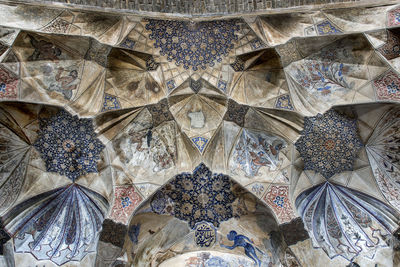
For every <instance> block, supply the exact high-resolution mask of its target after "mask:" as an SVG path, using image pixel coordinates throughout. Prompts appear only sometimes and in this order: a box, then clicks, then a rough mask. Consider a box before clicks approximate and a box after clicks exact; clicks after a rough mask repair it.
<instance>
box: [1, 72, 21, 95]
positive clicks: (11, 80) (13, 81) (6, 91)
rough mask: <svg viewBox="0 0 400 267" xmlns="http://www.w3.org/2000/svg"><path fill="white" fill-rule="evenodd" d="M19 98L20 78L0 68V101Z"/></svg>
mask: <svg viewBox="0 0 400 267" xmlns="http://www.w3.org/2000/svg"><path fill="white" fill-rule="evenodd" d="M17 96H18V78H17V77H15V76H14V75H13V74H12V73H10V72H9V71H7V70H6V69H4V68H2V67H0V99H16V98H17Z"/></svg>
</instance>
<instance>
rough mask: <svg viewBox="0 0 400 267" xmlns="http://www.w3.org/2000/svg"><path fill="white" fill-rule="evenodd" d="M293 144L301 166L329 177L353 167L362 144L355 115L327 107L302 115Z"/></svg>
mask: <svg viewBox="0 0 400 267" xmlns="http://www.w3.org/2000/svg"><path fill="white" fill-rule="evenodd" d="M295 145H296V148H297V150H298V151H299V152H300V155H301V157H302V158H303V160H304V170H313V171H316V172H319V173H321V174H322V175H323V176H324V177H325V178H327V179H328V178H330V177H331V176H333V175H334V174H336V173H341V172H343V171H350V170H353V162H354V159H355V157H356V156H357V153H358V151H359V150H360V148H361V147H362V146H363V143H362V141H361V140H360V138H359V135H358V129H357V123H356V120H355V119H350V118H348V117H346V116H344V115H341V114H339V113H337V112H336V111H335V110H333V109H331V110H329V111H328V112H326V113H324V114H323V115H321V114H318V115H317V116H315V117H306V118H305V119H304V130H303V132H302V136H301V137H300V138H299V139H298V140H297V142H296V144H295Z"/></svg>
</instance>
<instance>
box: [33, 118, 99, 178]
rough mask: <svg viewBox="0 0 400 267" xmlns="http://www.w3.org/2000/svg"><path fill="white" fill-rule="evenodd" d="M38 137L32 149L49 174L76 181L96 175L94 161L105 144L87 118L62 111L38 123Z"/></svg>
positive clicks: (95, 161)
mask: <svg viewBox="0 0 400 267" xmlns="http://www.w3.org/2000/svg"><path fill="white" fill-rule="evenodd" d="M39 125H40V131H39V137H38V139H37V140H36V142H35V144H34V146H35V148H36V149H37V150H38V151H39V152H40V154H41V157H42V159H43V160H44V161H45V163H46V169H47V171H49V172H57V173H59V174H61V175H65V176H67V177H68V178H69V179H71V180H72V181H75V180H76V179H78V178H79V177H80V176H82V175H85V174H87V173H91V172H97V161H98V160H99V159H100V156H99V154H100V152H101V151H102V150H103V148H104V145H103V144H102V143H101V141H100V140H99V139H97V138H96V134H95V133H94V130H93V125H92V121H91V120H90V119H79V118H78V117H77V116H72V115H71V114H69V113H68V112H66V111H64V110H61V111H59V112H58V113H57V114H56V115H54V116H52V117H51V118H49V119H41V120H40V123H39Z"/></svg>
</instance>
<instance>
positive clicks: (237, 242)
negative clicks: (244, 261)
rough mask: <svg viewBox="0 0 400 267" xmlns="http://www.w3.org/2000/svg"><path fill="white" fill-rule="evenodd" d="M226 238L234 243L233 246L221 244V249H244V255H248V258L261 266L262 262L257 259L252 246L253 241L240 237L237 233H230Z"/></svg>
mask: <svg viewBox="0 0 400 267" xmlns="http://www.w3.org/2000/svg"><path fill="white" fill-rule="evenodd" d="M226 237H227V238H228V240H230V241H233V245H232V246H226V245H224V244H220V245H221V247H224V248H227V249H231V250H232V249H234V248H236V247H243V248H244V253H245V254H246V255H247V257H249V258H251V259H252V260H253V261H254V262H255V264H256V265H258V266H261V261H260V259H259V258H258V257H257V253H256V249H255V248H254V246H253V245H252V244H253V241H251V240H250V239H249V238H248V237H247V236H244V235H238V234H237V232H236V231H230V232H229V234H227V236H226ZM257 250H259V249H257Z"/></svg>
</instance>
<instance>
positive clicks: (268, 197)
mask: <svg viewBox="0 0 400 267" xmlns="http://www.w3.org/2000/svg"><path fill="white" fill-rule="evenodd" d="M264 201H265V202H266V203H267V204H268V206H270V207H271V208H272V210H273V211H274V212H275V215H276V217H277V218H278V221H279V223H280V224H281V223H286V222H290V221H291V220H292V219H294V218H296V215H295V214H294V211H293V207H292V205H291V203H290V200H289V186H287V185H272V186H270V187H269V188H268V191H267V193H266V194H265V196H264Z"/></svg>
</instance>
